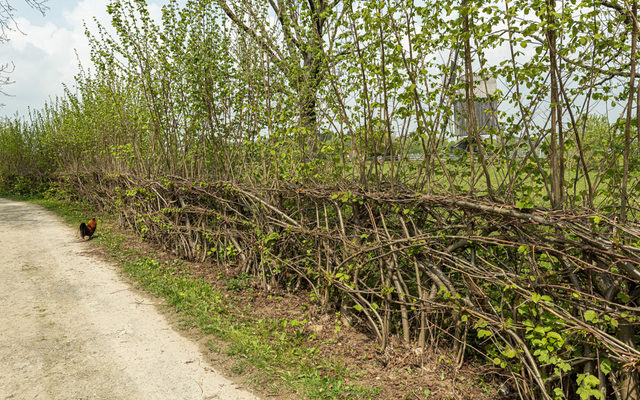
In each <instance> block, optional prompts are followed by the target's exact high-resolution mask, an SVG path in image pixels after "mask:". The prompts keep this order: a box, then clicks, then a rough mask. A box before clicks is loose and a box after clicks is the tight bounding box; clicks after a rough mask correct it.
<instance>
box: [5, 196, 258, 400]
mask: <svg viewBox="0 0 640 400" xmlns="http://www.w3.org/2000/svg"><path fill="white" fill-rule="evenodd" d="M98 229H100V228H99V227H98ZM91 248H92V246H91V245H90V243H88V242H82V241H80V240H79V239H78V237H77V236H76V232H75V230H74V229H72V228H69V227H68V226H67V225H65V224H64V223H63V222H62V221H61V220H60V219H59V218H58V217H57V216H55V215H54V214H52V213H50V212H48V211H45V210H44V209H42V208H40V207H39V206H36V205H32V204H25V203H18V202H13V201H8V200H4V199H0V399H56V400H58V399H145V400H146V399H149V400H151V399H172V400H173V399H225V400H235V399H238V400H240V399H255V397H254V396H253V395H251V394H249V393H248V392H245V391H242V390H240V389H237V388H236V387H235V385H234V384H233V383H232V382H230V381H228V380H227V379H225V378H224V377H222V376H220V375H219V374H218V373H216V372H215V371H214V370H213V369H212V368H211V367H210V366H209V365H207V363H206V362H205V361H204V358H203V357H202V355H201V354H200V352H199V350H198V347H197V345H196V344H194V343H192V342H191V341H189V340H188V339H186V338H184V337H182V336H180V334H178V333H177V332H176V331H174V330H173V329H172V328H171V327H170V326H169V324H168V323H167V321H166V320H165V319H164V318H163V316H162V315H161V314H160V313H159V312H158V311H157V310H156V307H155V306H154V305H153V304H152V303H153V300H150V298H149V297H146V296H144V295H141V294H137V292H136V291H135V290H132V288H131V286H130V285H128V284H127V283H125V282H123V281H122V280H121V278H120V277H119V275H118V271H117V268H116V267H115V266H113V265H111V264H109V263H107V262H105V261H102V260H100V259H99V258H97V257H93V256H91V255H90V254H89V253H90V252H91Z"/></svg>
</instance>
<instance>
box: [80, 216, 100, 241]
mask: <svg viewBox="0 0 640 400" xmlns="http://www.w3.org/2000/svg"><path fill="white" fill-rule="evenodd" d="M97 226H98V223H97V222H96V219H95V218H91V221H89V222H88V223H86V224H85V223H84V222H83V223H81V224H80V236H82V238H83V239H84V238H85V236H89V239H91V236H93V233H94V232H95V231H96V227H97Z"/></svg>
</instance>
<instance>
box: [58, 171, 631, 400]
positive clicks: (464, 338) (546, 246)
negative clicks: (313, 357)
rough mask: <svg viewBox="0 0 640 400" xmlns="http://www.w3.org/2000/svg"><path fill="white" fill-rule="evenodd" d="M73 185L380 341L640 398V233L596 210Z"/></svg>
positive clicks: (532, 381)
mask: <svg viewBox="0 0 640 400" xmlns="http://www.w3.org/2000/svg"><path fill="white" fill-rule="evenodd" d="M63 181H64V184H65V185H67V186H69V187H72V188H73V191H74V192H76V193H78V194H79V195H80V196H82V197H83V198H85V199H89V200H90V201H92V202H93V203H95V204H97V205H100V206H102V207H104V208H109V209H113V205H116V208H115V210H116V211H117V213H118V214H119V215H120V217H121V219H122V221H124V222H125V223H126V225H129V226H131V227H133V228H134V229H135V230H136V231H137V232H138V233H139V234H141V235H142V236H143V237H144V238H145V239H148V240H150V241H153V242H156V243H158V244H160V245H161V246H164V247H165V248H167V249H169V250H171V251H174V252H175V253H177V254H179V255H180V256H183V257H186V258H188V259H191V260H198V261H201V262H206V263H212V264H215V263H225V264H228V265H232V266H233V267H234V268H236V269H237V271H238V273H240V272H244V273H248V274H251V275H253V276H254V277H255V280H256V281H257V282H259V284H260V285H261V286H262V287H264V288H266V289H269V288H274V287H276V286H281V287H289V288H290V289H291V290H308V291H309V292H310V293H311V294H312V296H313V297H315V299H317V301H318V302H320V303H321V304H322V305H323V306H324V307H326V308H327V309H332V308H335V309H339V310H341V311H342V312H345V313H349V314H350V317H351V318H353V320H354V321H356V323H357V322H358V321H360V323H361V325H362V326H363V328H364V329H366V330H367V331H368V332H370V334H371V335H372V336H373V337H375V338H376V339H377V341H378V342H379V344H380V345H381V347H382V348H384V347H385V346H387V345H388V344H389V342H390V337H391V336H392V335H397V336H398V337H399V338H400V339H401V340H402V341H404V342H405V343H407V344H408V345H411V346H415V347H418V348H424V347H425V346H429V345H430V344H432V343H434V342H436V341H443V340H445V341H446V342H447V343H449V344H450V345H451V348H452V349H453V351H454V354H455V356H456V357H457V362H459V363H461V362H462V361H463V358H464V357H465V356H468V355H470V354H473V355H474V357H477V356H478V355H480V356H482V357H485V358H486V359H487V360H489V362H492V363H495V364H496V365H498V366H500V367H502V368H503V369H504V371H505V373H507V374H509V375H510V376H511V383H512V385H513V387H514V388H516V389H517V392H518V393H519V396H520V397H521V398H529V399H540V398H549V399H550V398H552V397H553V398H558V397H561V396H562V394H564V395H566V396H567V397H569V398H571V396H572V395H571V394H573V395H575V394H576V393H577V394H579V395H581V396H586V397H584V398H587V397H588V396H589V395H590V394H594V395H596V396H599V395H597V393H596V392H598V391H599V392H600V393H602V394H603V395H604V396H605V397H607V396H609V397H611V398H633V393H632V392H633V390H637V386H636V385H637V382H638V381H637V367H638V362H639V360H640V351H638V349H637V347H636V345H635V341H634V336H635V333H636V332H637V331H638V316H639V315H640V314H639V313H638V311H639V309H638V307H637V301H638V298H639V297H640V286H639V284H640V269H639V266H640V246H638V243H640V227H638V226H637V225H636V224H632V223H629V222H627V223H626V224H625V225H624V226H622V225H620V224H618V223H616V221H612V220H610V219H607V218H606V217H604V216H602V215H598V214H580V213H572V212H566V211H548V210H542V209H518V208H516V207H513V206H510V205H502V204H497V203H490V202H486V201H483V200H479V199H471V198H464V197H439V196H426V195H420V194H414V193H411V192H401V191H397V190H396V191H392V190H389V191H385V192H365V191H363V190H361V189H360V188H357V187H344V188H329V187H314V188H308V187H299V186H296V185H295V184H289V185H286V186H281V187H261V188H256V187H249V186H243V185H238V184H232V183H228V182H205V181H190V180H185V179H183V178H178V177H174V178H166V179H160V180H148V179H137V178H134V177H131V176H122V175H114V176H102V175H97V174H94V175H73V176H66V177H65V178H64V180H63Z"/></svg>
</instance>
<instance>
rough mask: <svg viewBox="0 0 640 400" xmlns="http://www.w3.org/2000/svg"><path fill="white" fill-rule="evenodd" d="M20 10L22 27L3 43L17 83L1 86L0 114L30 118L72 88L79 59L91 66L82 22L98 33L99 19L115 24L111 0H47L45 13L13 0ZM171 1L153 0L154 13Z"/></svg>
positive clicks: (0, 59)
mask: <svg viewBox="0 0 640 400" xmlns="http://www.w3.org/2000/svg"><path fill="white" fill-rule="evenodd" d="M10 3H11V4H12V5H13V6H14V7H15V8H16V9H17V11H16V12H15V20H16V22H17V24H18V27H19V29H20V31H21V32H20V31H18V30H15V29H14V30H13V31H12V32H9V35H8V36H9V39H10V40H9V42H7V43H0V64H10V65H11V64H13V65H14V67H15V68H14V70H13V72H12V73H11V74H10V75H9V77H10V79H11V80H12V81H14V83H12V84H11V85H8V86H4V87H2V90H3V91H4V92H6V93H7V94H8V96H5V95H1V94H0V103H1V104H3V106H2V107H0V118H1V117H13V116H14V115H16V113H17V114H19V115H22V116H26V115H27V113H28V109H29V108H31V109H32V110H38V109H41V108H42V107H43V106H44V104H45V103H46V102H47V101H49V100H50V99H55V97H56V96H61V95H62V94H63V93H64V86H63V84H66V85H68V86H70V87H73V83H74V76H75V75H76V74H77V73H78V72H79V63H81V64H82V66H83V67H84V68H85V69H87V68H89V67H91V57H90V51H89V44H88V40H87V38H86V36H85V33H84V29H85V28H84V26H83V22H86V24H87V26H88V27H89V29H90V30H91V31H93V32H95V31H96V30H95V23H94V22H93V19H94V17H95V18H96V19H97V20H98V21H100V23H101V24H102V25H105V26H109V25H110V20H111V19H110V17H109V15H108V13H107V11H106V9H107V4H108V3H109V0H48V1H47V3H46V5H47V6H48V8H49V9H48V10H47V11H46V14H45V15H44V16H43V15H42V14H40V13H39V12H37V11H35V10H33V9H31V8H30V7H29V6H28V5H27V4H26V2H25V1H24V0H10ZM164 3H166V1H160V0H157V1H149V4H150V11H151V14H152V15H154V14H156V15H159V13H160V7H161V6H162V4H164Z"/></svg>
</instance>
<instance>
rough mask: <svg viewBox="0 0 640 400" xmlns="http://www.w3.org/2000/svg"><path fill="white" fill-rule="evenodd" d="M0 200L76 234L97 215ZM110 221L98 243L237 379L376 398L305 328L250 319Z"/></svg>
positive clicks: (280, 388)
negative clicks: (58, 221)
mask: <svg viewBox="0 0 640 400" xmlns="http://www.w3.org/2000/svg"><path fill="white" fill-rule="evenodd" d="M0 195H2V196H3V197H10V198H12V199H14V200H22V201H29V202H32V203H36V204H39V205H41V206H43V207H44V208H46V209H48V210H51V211H53V212H55V213H56V214H58V215H59V216H61V217H62V218H63V219H64V220H65V221H66V222H67V223H69V224H70V225H72V226H76V225H77V224H79V223H80V222H81V221H85V220H87V219H88V218H90V217H92V216H94V215H98V213H97V212H95V210H93V209H92V208H91V207H90V206H88V205H86V204H80V203H69V202H62V201H58V200H52V199H43V198H35V197H30V198H26V197H19V196H18V197H17V196H9V195H7V194H6V193H2V194H0ZM104 218H106V220H105V219H102V220H101V219H98V224H99V225H98V226H99V228H98V232H97V233H96V235H95V236H94V240H93V241H92V243H93V244H95V245H97V246H100V247H103V248H104V249H106V250H107V251H108V252H109V254H110V255H111V256H112V258H113V259H114V260H115V261H116V262H117V263H118V264H120V265H121V267H122V270H123V271H124V272H125V273H126V274H127V275H128V276H130V277H131V278H132V279H133V280H134V281H135V282H136V283H137V285H138V286H139V287H140V288H142V289H143V290H145V291H147V292H149V293H152V294H154V295H156V296H160V297H162V298H164V299H166V301H167V303H168V304H170V305H171V306H172V307H173V309H174V310H175V311H176V312H177V313H179V314H180V316H181V317H182V319H183V325H184V326H188V327H197V328H198V329H199V330H200V331H201V332H202V333H203V334H205V335H209V336H210V340H209V341H208V346H209V348H210V350H211V351H219V352H223V353H224V354H226V355H227V356H229V357H232V359H233V360H235V361H234V365H233V366H232V367H231V372H232V373H234V374H237V375H243V374H245V373H246V372H247V371H248V370H252V372H251V375H250V376H249V378H250V380H252V381H253V382H254V386H256V389H257V390H258V391H261V392H266V393H270V394H278V393H282V392H284V393H295V396H296V397H299V398H309V399H338V398H340V399H342V398H349V399H375V398H377V394H378V392H379V390H378V389H377V388H370V387H362V386H359V385H357V384H353V383H347V382H350V381H357V377H358V374H357V373H355V372H354V371H351V370H349V369H348V368H347V367H346V366H345V364H344V363H343V362H342V361H341V360H339V359H327V358H326V357H324V356H323V355H322V354H319V350H318V348H317V347H316V346H314V345H313V344H312V343H311V342H309V341H308V340H307V337H306V335H305V334H304V333H303V331H302V330H301V329H299V330H292V329H291V326H295V325H298V324H299V321H285V320H275V319H268V318H261V319H255V318H249V317H247V316H246V315H245V314H244V313H243V312H242V310H241V309H240V308H239V307H238V306H237V305H236V304H235V303H234V300H233V298H232V297H231V295H230V294H228V293H224V292H222V291H220V290H218V289H216V288H215V287H213V286H212V285H210V284H209V283H207V282H206V281H204V280H202V279H198V278H196V277H194V276H192V275H191V274H190V273H189V272H186V270H185V269H183V268H180V265H181V264H183V263H184V262H183V261H180V260H171V261H160V260H158V259H156V258H154V257H153V256H150V255H148V254H142V253H141V250H137V249H135V248H132V247H129V246H127V243H128V239H127V238H126V237H125V236H123V235H122V234H118V233H116V232H114V231H112V230H111V229H110V228H109V225H110V221H109V217H104ZM245 286H246V282H245V281H244V279H243V278H242V277H239V278H235V279H230V280H229V281H228V282H227V287H228V288H229V289H230V292H232V293H234V294H235V293H237V294H235V295H237V296H239V295H241V294H240V292H241V291H242V289H243V288H245ZM292 322H293V323H292ZM250 367H251V368H250Z"/></svg>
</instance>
